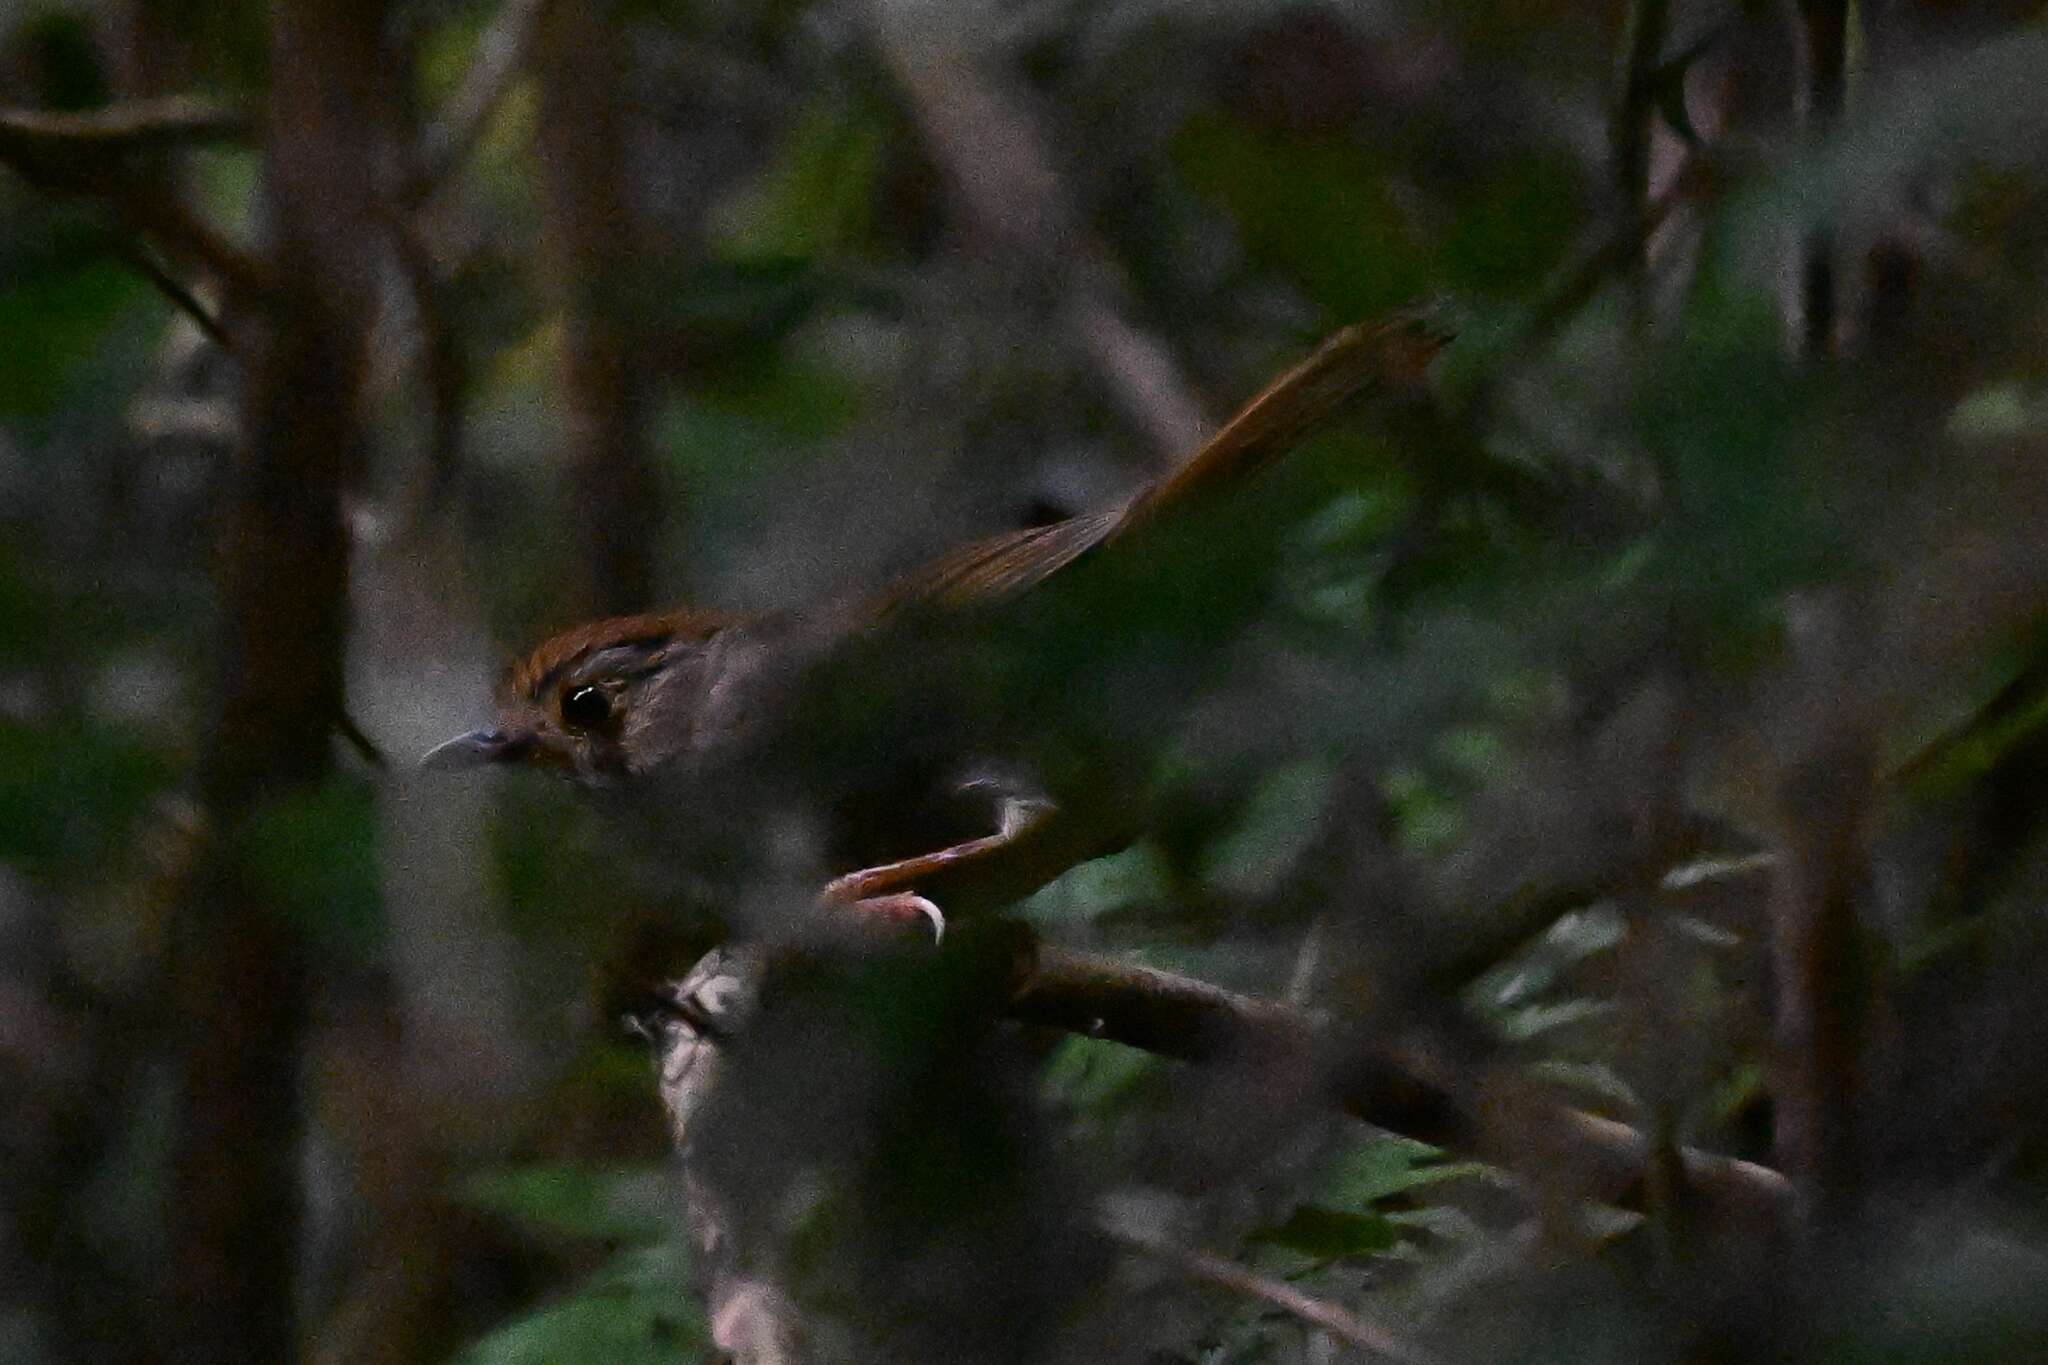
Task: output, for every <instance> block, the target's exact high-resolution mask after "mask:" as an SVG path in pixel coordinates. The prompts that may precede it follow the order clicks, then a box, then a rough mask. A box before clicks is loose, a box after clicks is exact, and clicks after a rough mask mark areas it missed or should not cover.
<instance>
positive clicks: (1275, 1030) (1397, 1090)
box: [1009, 945, 1791, 1227]
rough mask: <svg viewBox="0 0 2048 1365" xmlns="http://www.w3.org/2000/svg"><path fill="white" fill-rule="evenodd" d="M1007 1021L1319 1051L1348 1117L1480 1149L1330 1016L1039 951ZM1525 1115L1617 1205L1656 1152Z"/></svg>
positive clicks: (1783, 1206)
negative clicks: (1616, 1198) (1326, 1060)
mask: <svg viewBox="0 0 2048 1365" xmlns="http://www.w3.org/2000/svg"><path fill="white" fill-rule="evenodd" d="M1009 1013H1010V1014H1011V1015H1012V1016H1013V1017H1015V1018H1018V1019H1022V1020H1025V1021H1027V1022H1030V1023H1036V1024H1047V1025H1051V1026H1053V1027H1055V1028H1062V1029H1066V1030H1068V1031H1070V1032H1074V1033H1081V1034H1086V1035H1087V1036H1089V1037H1093V1038H1107V1039H1110V1040H1112V1041H1114V1042H1119V1043H1124V1044H1127V1045H1128V1046H1131V1047H1136V1048H1142V1049H1144V1050H1145V1051H1147V1052H1156V1053H1158V1054H1160V1055H1161V1056H1167V1057H1178V1058H1181V1059H1183V1060H1186V1061H1204V1060H1208V1059H1210V1058H1213V1057H1216V1056H1220V1055H1223V1054H1225V1053H1229V1052H1238V1051H1248V1050H1254V1049H1271V1050H1274V1051H1279V1052H1285V1053H1289V1054H1292V1055H1296V1056H1300V1055H1311V1056H1313V1055H1316V1054H1318V1053H1320V1054H1323V1055H1325V1056H1327V1057H1328V1058H1329V1060H1330V1067H1329V1070H1328V1074H1329V1077H1330V1094H1329V1099H1330V1100H1331V1102H1332V1103H1333V1104H1335V1105H1336V1106H1337V1107H1338V1108H1340V1109H1342V1110H1344V1112H1346V1113H1348V1114H1350V1115H1352V1116H1353V1117H1355V1118H1359V1119H1362V1120H1364V1121H1365V1122H1367V1123H1370V1124H1373V1125H1375V1126H1376V1127H1380V1128H1385V1129H1388V1130H1390V1131H1392V1132H1397V1133H1401V1134H1403V1135H1405V1136H1408V1137H1413V1138H1416V1139H1419V1140H1421V1141H1424V1142H1428V1143H1432V1144H1434V1145H1437V1146H1442V1147H1450V1148H1459V1149H1463V1150H1467V1151H1471V1150H1474V1149H1480V1148H1484V1147H1485V1145H1486V1142H1485V1130H1484V1125H1483V1124H1482V1122H1481V1121H1480V1120H1479V1117H1478V1115H1477V1114H1476V1112H1475V1109H1476V1106H1475V1104H1473V1103H1472V1102H1470V1101H1468V1100H1467V1099H1466V1098H1464V1097H1462V1096H1459V1095H1456V1094H1453V1093H1452V1092H1451V1091H1450V1090H1449V1089H1448V1088H1447V1087H1445V1086H1443V1085H1441V1084H1439V1083H1437V1082H1436V1081H1433V1080H1431V1079H1429V1078H1428V1077H1426V1076H1425V1075H1424V1074H1422V1068H1421V1067H1420V1066H1418V1065H1417V1064H1416V1063H1415V1062H1414V1061H1413V1060H1411V1059H1407V1058H1402V1057H1398V1056H1394V1055H1392V1054H1390V1053H1388V1052H1386V1051H1384V1050H1379V1049H1375V1048H1374V1047H1373V1046H1371V1044H1370V1043H1361V1042H1360V1041H1359V1040H1357V1039H1355V1038H1351V1037H1347V1036H1346V1033H1345V1031H1344V1030H1342V1029H1340V1028H1339V1027H1337V1026H1336V1024H1335V1022H1334V1021H1332V1020H1331V1019H1330V1018H1328V1017H1327V1016H1324V1015H1321V1014H1319V1013H1316V1012H1313V1011H1309V1010H1303V1009H1299V1008H1296V1007H1294V1006H1291V1005H1284V1004H1281V1003H1279V1002H1276V1001H1270V1000H1260V999H1257V998H1255V997H1252V996H1246V995H1239V994H1237V993H1236V992H1234V991H1228V990H1225V989H1223V988H1222V987H1220V986H1214V985H1211V984H1209V983H1208V982H1205V981H1197V980H1194V979H1192V978H1190V977H1185V976H1178V975H1175V974H1174V973H1171V972H1162V971H1158V970H1156V969H1154V968H1150V967H1140V966H1134V965H1132V964H1130V963H1125V962H1118V961H1114V960H1112V959H1108V958H1102V957H1096V956H1092V955H1089V954H1085V953H1077V952H1073V951H1071V950H1068V949H1063V948H1054V947H1048V946H1043V945H1041V946H1040V947H1039V948H1038V949H1037V951H1036V955H1035V960H1034V961H1033V963H1032V966H1031V969H1030V970H1029V972H1028V973H1027V974H1026V978H1025V981H1024V984H1023V985H1022V987H1021V988H1019V989H1018V991H1017V992H1016V994H1015V996H1014V997H1013V998H1012V1000H1011V1002H1010V1005H1009ZM1528 1117H1529V1118H1530V1122H1531V1125H1532V1128H1531V1131H1529V1132H1527V1133H1526V1134H1523V1135H1522V1137H1523V1138H1524V1139H1525V1140H1526V1141H1527V1142H1528V1144H1529V1145H1530V1146H1531V1147H1533V1148H1536V1149H1540V1151H1541V1152H1542V1154H1543V1155H1544V1156H1545V1158H1546V1159H1548V1158H1550V1157H1551V1156H1553V1155H1554V1156H1555V1157H1556V1158H1557V1159H1558V1160H1559V1161H1561V1162H1567V1163H1571V1165H1572V1166H1573V1167H1574V1168H1575V1169H1576V1170H1577V1171H1578V1172H1580V1173H1581V1174H1582V1175H1584V1176H1585V1177H1586V1178H1587V1180H1588V1182H1589V1183H1590V1184H1591V1185H1593V1186H1595V1187H1596V1188H1599V1189H1602V1190H1607V1191H1611V1192H1613V1193H1614V1194H1615V1195H1617V1196H1628V1195H1631V1194H1633V1193H1635V1192H1636V1191H1637V1189H1638V1187H1639V1186H1640V1185H1641V1183H1642V1180H1643V1178H1644V1175H1645V1173H1646V1170H1647V1167H1648V1164H1649V1161H1650V1159H1651V1155H1652V1153H1651V1143H1650V1139H1649V1138H1648V1137H1646V1136H1645V1135H1644V1134H1643V1133H1641V1132H1639V1131H1637V1130H1636V1129H1634V1128H1631V1127H1630V1126H1628V1125H1627V1124H1625V1123H1618V1122H1616V1121H1614V1120H1612V1119H1605V1118H1601V1117H1599V1116H1597V1115H1594V1114H1589V1113H1586V1112H1584V1111H1583V1110H1577V1109H1571V1108H1567V1107H1564V1106H1561V1105H1546V1106H1541V1107H1539V1108H1537V1109H1536V1110H1535V1111H1534V1112H1533V1113H1532V1114H1531V1115H1529V1116H1528ZM1681 1158H1682V1160H1683V1162H1684V1167H1685V1174H1686V1178H1687V1181H1688V1183H1689V1185H1690V1186H1691V1188H1692V1189H1693V1190H1694V1191H1696V1192H1697V1193H1698V1194H1699V1195H1700V1196H1701V1197H1702V1198H1704V1199H1707V1200H1709V1201H1711V1202H1712V1203H1714V1204H1715V1205H1717V1206H1719V1207H1721V1208H1722V1209H1724V1210H1725V1211H1727V1212H1729V1213H1731V1214H1737V1215H1747V1216H1750V1217H1752V1218H1754V1219H1756V1220H1757V1221H1759V1222H1761V1223H1763V1224H1765V1225H1769V1226H1774V1227H1775V1226H1778V1225H1781V1224H1782V1223H1783V1222H1784V1221H1785V1220H1786V1218H1787V1217H1788V1215H1789V1214H1790V1212H1791V1187H1790V1186H1789V1185H1788V1184H1787V1183H1786V1181H1785V1178H1784V1177H1783V1176H1781V1175H1779V1174H1778V1173H1777V1172H1776V1171H1773V1170H1771V1169H1769V1168H1768V1167H1765V1166H1759V1165H1756V1164H1755V1163H1753V1162H1748V1161H1738V1160H1735V1159H1734V1158H1732V1157H1725V1156H1717V1155H1714V1154H1711V1153H1707V1152H1701V1151H1698V1150H1695V1149H1692V1148H1686V1149H1683V1150H1682V1152H1681Z"/></svg>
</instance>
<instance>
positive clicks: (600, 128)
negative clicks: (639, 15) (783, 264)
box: [535, 3, 662, 614]
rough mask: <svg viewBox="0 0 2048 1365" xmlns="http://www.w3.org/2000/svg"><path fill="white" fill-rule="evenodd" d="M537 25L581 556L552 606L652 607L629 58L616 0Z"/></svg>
mask: <svg viewBox="0 0 2048 1365" xmlns="http://www.w3.org/2000/svg"><path fill="white" fill-rule="evenodd" d="M541 27H542V31H541V35H540V41H539V43H538V44H537V47H536V53H535V56H536V60H537V62H538V71H537V74H538V76H539V78H540V104H541V107H540V128H539V133H538V137H537V144H536V145H537V149H538V151H539V155H540V159H541V168H540V169H541V178H542V188H543V192H544V194H545V197H546V213H547V221H548V235H549V237H550V238H551V239H552V240H551V246H552V251H553V256H554V269H555V273H556V276H557V280H558V284H557V289H558V291H559V295H560V298H561V304H562V322H563V338H562V344H563V348H564V356H563V360H564V365H565V373H564V376H563V381H564V382H563V389H564V397H565V399H566V402H567V413H566V420H567V427H568V429H567V432H566V436H567V443H568V449H567V451H566V452H565V456H564V465H565V471H566V472H565V477H564V480H563V489H562V498H563V507H564V510H565V516H566V518H567V521H568V525H569V527H570V533H571V536H572V539H573V543H574V548H575V554H576V556H577V559H576V568H575V581H574V584H573V587H572V589H571V591H570V593H569V594H568V595H567V600H566V601H565V602H564V603H563V604H562V605H563V607H564V608H565V609H566V610H567V612H568V613H570V614H612V613H619V612H628V611H641V610H645V609H646V608H648V607H649V606H651V605H653V603H654V596H655V563H654V561H655V550H656V544H657V541H658V538H659V535H660V531H661V522H662V499H661V480H660V476H659V474H658V472H657V471H656V469H655V467H654V457H653V454H652V452H651V451H650V450H649V449H648V442H647V431H646V427H647V412H648V406H649V382H648V371H647V363H646V354H647V348H646V346H645V344H644V342H643V341H642V339H641V336H640V332H641V330H642V329H640V328H639V327H637V326H636V325H635V323H634V321H633V319H632V317H631V316H630V309H631V307H632V306H633V305H632V303H631V300H632V299H633V297H634V294H633V283H634V281H633V272H634V269H635V267H636V265H637V263H638V251H637V246H638V241H637V238H638V233H637V232H636V229H635V225H636V217H635V214H634V209H633V204H632V200H631V196H630V195H629V194H628V186H627V166H626V151H627V141H628V139H627V133H628V129H627V126H626V123H627V120H626V118H625V112H624V109H623V107H622V96H623V93H624V88H625V87H624V82H623V80H622V73H623V72H624V71H625V70H626V69H627V66H628V60H627V58H628V53H627V51H626V46H625V43H624V41H623V38H622V34H621V31H620V28H619V23H618V11H617V6H616V5H615V4H611V3H590V4H568V5H560V6H557V7H555V9H554V11H553V12H552V13H551V14H550V15H548V16H547V18H546V20H545V22H543V24H542V26H541Z"/></svg>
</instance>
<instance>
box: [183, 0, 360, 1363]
mask: <svg viewBox="0 0 2048 1365" xmlns="http://www.w3.org/2000/svg"><path fill="white" fill-rule="evenodd" d="M381 8H382V7H381V6H380V5H378V4H376V3H360V2H359V0H301V3H296V4H291V5H284V6H279V7H278V8H277V9H276V11H275V12H274V16H273V26H272V30H271V61H272V68H273V70H274V71H276V72H277V73H278V79H277V80H276V81H274V82H273V85H272V89H271V94H270V102H269V109H268V133H267V146H266V156H265V189H266V195H267V199H268V210H269V214H270V219H271V224H270V226H271V242H272V252H273V260H274V262H275V265H276V277H277V288H276V291H275V292H274V294H273V296H272V297H271V299H270V301H269V306H268V307H267V308H266V309H265V310H264V312H263V314H262V315H261V316H260V317H253V318H250V319H248V320H247V322H248V327H249V335H250V337H251V339H252V342H253V345H252V349H251V355H250V370H249V379H248V389H247V395H246V400H245V403H246V406H245V437H246V441H247V450H246V452H245V454H244V456H243V458H242V460H241V461H240V463H239V467H238V468H237V469H236V471H235V476H236V478H235V487H234V490H233V492H232V494H231V498H230V502H229V505H228V508H227V510H226V513H225V520H224V525H223V546H222V560H221V563H220V567H219V579H218V581H219V601H220V626H219V631H220V653H219V673H218V676H217V679H216V681H215V694H216V699H217V705H218V708H219V709H218V712H217V715H216V718H215V724H214V729H213V732H212V734H211V736H210V738H209V742H208V746H207V750H206V754H205V758H204V762H203V765H202V769H201V773H200V791H201V796H202V798H203V800H204V802H205V804H206V806H207V809H208V810H209V812H210V814H211V815H212V818H213V822H214V825H215V828H216V829H217V830H218V831H219V832H220V843H219V845H218V850H219V851H218V853H217V856H216V860H215V863H214V866H213V867H212V869H211V871H210V873H209V874H208V875H207V876H205V877H204V878H203V879H202V881H201V885H200V889H199V894H198V896H197V897H196V898H195V901H194V903H193V904H192V905H191V906H190V907H189V909H188V912H187V914H186V916H185V920H184V923H183V925H182V926H181V931H180V940H179V944H178V949H177V964H176V969H175V979H174V982H173V986H172V991H173V1009H174V1022H173V1025H172V1027H173V1029H174V1031H175V1037H176V1042H177V1044H178V1057H177V1063H176V1065H177V1076H178V1092H179V1110H178V1121H179V1124H180V1129H179V1131H178V1133H177V1135H176V1138H175V1140H174V1148H173V1153H172V1171H171V1179H170V1184H169V1189H168V1200H169V1204H168V1208H167V1212H166V1224H167V1230H168V1234H169V1237H168V1241H169V1245H170V1247H171V1248H172V1249H173V1250H172V1254H171V1256H170V1258H169V1259H168V1261H167V1263H166V1266H165V1270H164V1284H163V1295H164V1300H165V1301H164V1303H163V1305H162V1309H163V1320H164V1321H165V1322H167V1323H174V1324H176V1335H175V1337H174V1338H172V1339H170V1340H167V1341H166V1342H165V1343H164V1350H165V1353H166V1355H167V1356H169V1357H171V1358H174V1359H189V1360H195V1361H207V1362H212V1363H214V1365H219V1363H221V1362H238V1361H249V1362H259V1361H260V1362H274V1361H278V1360H286V1359H290V1358H291V1357H292V1356H293V1355H295V1354H296V1352H297V1347H298V1330H297V1324H296V1322H295V1319H294V1312H293V1270H294V1267H295V1265H296V1263H297V1260H298V1256H297V1251H298V1238H299V1226H300V1216H299V1215H300V1208H299V1204H300V1201H299V1191H298V1188H297V1179H296V1176H297V1165H298V1151H297V1147H298V1142H299V1137H300V1112H299V1111H300V1105H299V1100H298V1068H299V1063H300V1051H301V1041H302V1035H303V1033H304V1029H305V999H306V973H305V963H304V959H303V956H302V952H301V948H300V945H299V943H298V942H297V940H296V935H295V934H294V932H293V931H292V929H291V928H290V927H289V926H288V925H287V924H286V922H285V921H284V920H283V918H282V917H281V915H280V913H279V911H278V909H277V907H276V906H274V905H271V904H269V903H267V902H266V901H265V899H264V898H263V896H262V895H261V893H260V892H259V890H258V889H257V888H256V887H255V886H254V885H252V884H251V882H250V879H249V877H248V874H247V872H246V870H245V869H244V868H243V867H242V866H240V865H239V864H238V860H237V857H236V852H237V850H238V848H239V847H240V844H241V841H242V839H243V838H244V837H245V835H246V832H247V831H248V830H249V829H250V827H251V825H252V822H254V821H255V820H256V819H257V818H258V817H260V816H261V814H262V813H263V811H264V810H265V808H266V807H268V806H269V805H270V804H271V803H274V802H275V801H277V800H278V799H280V798H282V797H286V796H288V795H289V794H290V793H292V792H294V791H296V790H302V789H304V788H305V787H307V786H309V785H311V784H314V783H317V782H319V781H321V780H322V779H324V778H325V777H326V776H327V774H328V771H329V767H330V744H329V736H330V733H331V731H332V729H333V726H334V723H335V720H336V717H337V716H339V715H340V713H341V709H342V640H343V634H344V630H345V625H346V602H347V595H346V586H347V561H348V544H347V538H346V535H345V532H344V529H343V525H342V519H341V506H340V495H341V491H342V487H343V484H344V482H345V481H346V480H347V479H348V478H349V477H350V475H351V472H352V471H353V470H354V469H355V467H356V466H357V464H358V463H359V461H360V459H361V455H362V450H361V447H362V442H363V435H362V427H361V424H360V421H359V418H358V415H357V399H358V386H359V383H360V379H361V372H362V368H363V359H364V353H365V338H366V330H367V325H368V318H367V316H366V314H365V309H366V307H367V303H368V301H369V300H370V299H372V298H373V297H374V291H373V289H372V284H373V282H374V273H373V267H374V256H373V255H372V254H371V250H370V248H371V245H372V244H373V243H374V242H375V241H376V233H375V230H374V228H375V219H374V216H373V214H372V212H371V208H370V199H369V195H368V193H367V190H368V187H369V186H371V185H373V184H375V183H376V177H377V174H378V166H377V164H376V158H375V151H376V149H375V147H374V144H373V132H372V130H373V129H374V128H375V127H376V118H375V114H376V111H377V107H378V99H377V97H376V82H377V81H378V80H380V79H381V75H380V73H381V72H382V69H383V67H382V61H381V52H380V41H381V39H380V35H381V31H382V17H383V16H382V14H381V12H380V11H381Z"/></svg>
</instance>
